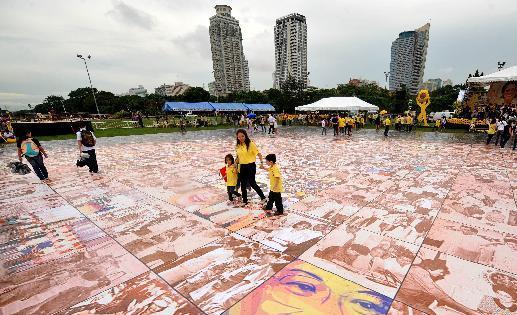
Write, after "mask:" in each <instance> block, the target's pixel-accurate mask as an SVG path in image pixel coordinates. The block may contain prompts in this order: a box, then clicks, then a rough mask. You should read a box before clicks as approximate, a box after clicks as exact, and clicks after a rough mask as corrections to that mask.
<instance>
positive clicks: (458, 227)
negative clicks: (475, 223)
mask: <svg viewBox="0 0 517 315" xmlns="http://www.w3.org/2000/svg"><path fill="white" fill-rule="evenodd" d="M423 245H424V246H425V247H428V248H430V249H434V250H438V251H440V252H443V253H446V254H450V255H452V256H456V257H459V258H462V259H465V260H469V261H472V262H477V263H480V264H483V265H489V266H492V267H495V268H498V269H502V270H504V271H507V272H512V273H515V274H517V235H514V234H508V233H503V232H499V231H495V230H486V229H481V228H478V227H471V226H467V225H463V224H460V223H457V222H453V221H447V220H442V219H437V220H436V221H435V222H434V224H433V227H432V228H431V230H430V231H429V234H427V237H426V239H425V240H424V244H423Z"/></svg>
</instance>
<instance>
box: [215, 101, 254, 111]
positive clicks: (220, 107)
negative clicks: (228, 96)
mask: <svg viewBox="0 0 517 315" xmlns="http://www.w3.org/2000/svg"><path fill="white" fill-rule="evenodd" d="M210 105H212V107H213V108H215V110H216V111H219V112H246V111H248V108H247V107H246V106H245V105H244V104H242V103H210Z"/></svg>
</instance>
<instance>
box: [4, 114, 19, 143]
mask: <svg viewBox="0 0 517 315" xmlns="http://www.w3.org/2000/svg"><path fill="white" fill-rule="evenodd" d="M12 139H15V137H14V133H13V131H12V128H11V118H10V116H9V115H7V114H5V115H0V142H7V141H9V140H12Z"/></svg>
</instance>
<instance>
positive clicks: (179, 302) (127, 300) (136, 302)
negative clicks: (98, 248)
mask: <svg viewBox="0 0 517 315" xmlns="http://www.w3.org/2000/svg"><path fill="white" fill-rule="evenodd" d="M72 314H77V315H79V314H171V315H180V314H181V315H202V313H201V311H200V310H199V309H198V308H197V307H195V306H194V305H193V304H192V303H190V302H189V301H188V300H187V299H185V298H184V297H182V296H181V295H180V294H179V293H178V292H176V291H174V290H173V289H172V288H171V287H170V286H169V285H168V284H167V283H165V282H164V281H163V280H161V279H160V278H158V277H157V276H156V275H155V274H154V273H150V272H146V273H143V274H141V275H140V276H137V277H135V278H133V279H130V280H128V281H126V282H123V283H121V284H119V285H116V286H114V287H112V288H110V289H108V290H106V291H104V292H101V293H99V294H97V295H96V296H93V297H91V298H89V299H87V300H85V301H83V302H81V303H78V304H76V305H74V306H72V307H70V308H68V309H67V310H65V311H63V312H60V313H59V315H72Z"/></svg>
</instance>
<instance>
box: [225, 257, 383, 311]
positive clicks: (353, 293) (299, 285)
mask: <svg viewBox="0 0 517 315" xmlns="http://www.w3.org/2000/svg"><path fill="white" fill-rule="evenodd" d="M390 304H391V299H390V298H389V297H387V296H384V295H382V294H380V293H378V292H375V291H373V290H370V289H367V288H364V287H362V286H360V285H357V284H355V283H353V282H351V281H349V280H346V279H343V278H341V277H338V276H336V275H335V274H333V273H330V272H328V271H325V270H323V269H320V268H318V267H315V266H313V265H311V264H308V263H306V262H304V261H301V260H295V261H293V262H292V263H290V264H289V265H287V266H285V267H284V268H283V269H282V270H280V272H278V273H277V274H275V275H274V276H273V277H271V278H270V279H269V280H268V281H266V282H264V283H263V284H262V285H261V286H259V287H258V288H257V289H255V290H253V291H252V292H251V293H250V294H248V295H247V296H246V297H245V298H244V299H242V300H240V301H239V302H238V303H237V304H235V305H234V306H232V307H231V308H230V309H229V310H227V311H226V312H225V313H223V314H224V315H273V314H311V315H328V314H369V315H381V314H383V315H384V314H386V312H387V311H388V309H389V307H390Z"/></svg>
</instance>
